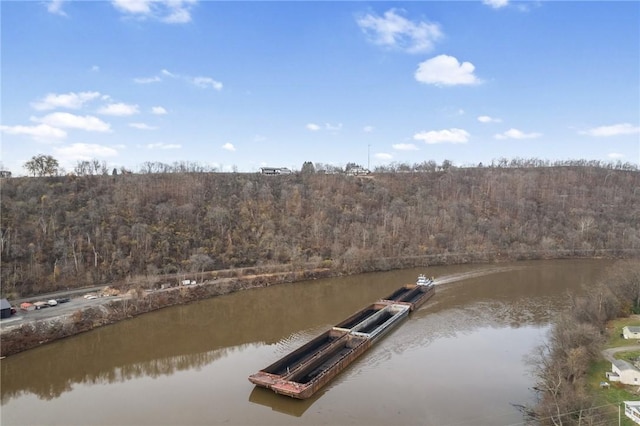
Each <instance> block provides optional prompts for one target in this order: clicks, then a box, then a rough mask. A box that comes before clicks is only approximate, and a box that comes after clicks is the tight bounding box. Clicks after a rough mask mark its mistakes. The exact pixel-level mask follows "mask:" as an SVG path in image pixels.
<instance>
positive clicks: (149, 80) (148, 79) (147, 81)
mask: <svg viewBox="0 0 640 426" xmlns="http://www.w3.org/2000/svg"><path fill="white" fill-rule="evenodd" d="M133 81H134V82H135V83H138V84H151V83H159V82H161V81H162V79H161V78H160V77H158V76H157V75H154V76H153V77H138V78H134V79H133Z"/></svg>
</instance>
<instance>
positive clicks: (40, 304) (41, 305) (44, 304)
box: [33, 302, 49, 309]
mask: <svg viewBox="0 0 640 426" xmlns="http://www.w3.org/2000/svg"><path fill="white" fill-rule="evenodd" d="M33 306H35V307H36V309H44V308H48V307H49V304H48V303H47V302H36V303H34V304H33Z"/></svg>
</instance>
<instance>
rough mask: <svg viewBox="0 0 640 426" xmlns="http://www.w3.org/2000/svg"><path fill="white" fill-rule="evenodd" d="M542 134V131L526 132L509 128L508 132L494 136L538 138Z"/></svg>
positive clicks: (502, 137) (503, 137)
mask: <svg viewBox="0 0 640 426" xmlns="http://www.w3.org/2000/svg"><path fill="white" fill-rule="evenodd" d="M540 136H542V133H536V132H532V133H525V132H523V131H521V130H518V129H509V130H507V131H506V132H503V133H498V134H497V135H495V136H494V137H495V138H496V139H536V138H539V137H540Z"/></svg>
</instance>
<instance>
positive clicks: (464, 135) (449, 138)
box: [413, 128, 471, 144]
mask: <svg viewBox="0 0 640 426" xmlns="http://www.w3.org/2000/svg"><path fill="white" fill-rule="evenodd" d="M470 136H471V135H470V134H469V132H467V131H466V130H463V129H456V128H452V129H443V130H431V131H428V132H426V131H422V132H419V133H416V134H415V135H413V139H415V140H419V141H424V143H426V144H437V143H453V144H458V143H467V142H468V141H469V137H470Z"/></svg>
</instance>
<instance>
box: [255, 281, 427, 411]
mask: <svg viewBox="0 0 640 426" xmlns="http://www.w3.org/2000/svg"><path fill="white" fill-rule="evenodd" d="M434 294H435V286H434V284H433V280H430V279H427V278H426V277H425V276H424V275H420V276H419V277H418V281H417V282H416V284H409V285H405V286H403V287H400V288H399V289H397V290H396V291H394V292H393V293H392V294H390V295H389V296H387V297H386V298H384V299H380V300H379V301H377V302H375V303H373V304H371V305H369V306H367V307H365V308H364V309H362V310H360V311H358V312H356V313H354V314H353V315H351V316H350V317H348V318H347V319H345V320H344V321H342V322H340V323H339V324H337V325H335V326H334V327H332V328H331V329H329V330H327V331H325V332H324V333H322V334H321V335H319V336H317V337H316V338H314V339H312V340H311V341H309V342H308V343H306V344H304V345H302V346H300V347H299V348H298V349H296V350H294V351H292V352H290V353H289V354H287V355H285V356H284V357H282V358H280V359H279V360H277V361H276V362H274V363H273V364H271V365H269V366H268V367H266V368H263V369H262V370H260V371H258V372H257V373H255V374H253V375H251V376H249V381H250V382H251V383H253V384H255V385H256V386H261V387H265V388H268V389H271V390H272V391H274V392H276V393H278V394H282V395H286V396H290V397H292V398H298V399H306V398H309V397H310V396H312V395H313V394H314V393H316V392H317V391H318V390H319V389H320V388H322V387H323V386H324V385H326V384H327V383H328V382H329V381H331V379H333V378H334V377H335V376H337V375H338V374H339V373H340V372H342V371H343V370H344V369H345V368H346V367H347V366H348V365H349V364H351V363H352V362H353V361H355V360H356V359H357V358H358V357H359V356H360V355H362V354H363V353H364V352H365V351H366V350H367V349H369V348H370V347H371V346H372V345H373V344H374V343H375V342H377V341H378V340H379V339H380V338H381V337H382V336H384V335H385V334H387V333H389V332H390V331H391V330H392V329H393V328H395V327H396V326H397V325H398V324H399V323H400V322H401V321H402V320H403V319H405V318H406V317H407V316H408V315H409V312H410V311H414V310H416V309H418V308H419V307H420V306H421V305H423V304H424V303H425V302H426V301H427V300H429V299H430V298H431V297H432V296H433V295H434Z"/></svg>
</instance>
